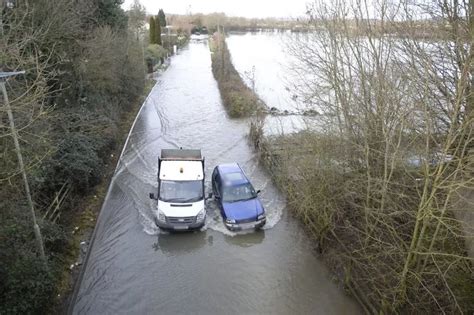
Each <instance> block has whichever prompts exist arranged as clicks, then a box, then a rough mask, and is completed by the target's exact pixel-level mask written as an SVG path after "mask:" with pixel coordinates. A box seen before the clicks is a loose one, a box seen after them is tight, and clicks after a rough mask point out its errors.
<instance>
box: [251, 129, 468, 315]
mask: <svg viewBox="0 0 474 315" xmlns="http://www.w3.org/2000/svg"><path fill="white" fill-rule="evenodd" d="M250 139H251V141H252V143H253V144H254V145H255V148H256V150H257V152H258V155H259V159H260V161H261V162H262V164H263V165H264V166H265V168H266V169H267V170H268V172H269V174H270V175H271V177H272V180H273V182H274V183H275V184H276V185H277V186H278V188H279V189H280V191H282V192H283V193H285V195H286V197H287V204H288V208H289V210H290V211H291V212H292V213H293V214H294V215H295V216H296V217H297V218H298V219H300V220H301V221H302V222H303V224H304V226H305V227H306V228H307V230H308V232H309V233H310V234H311V235H312V236H313V237H314V240H315V242H316V243H317V247H318V249H319V252H320V253H321V254H322V257H323V259H324V260H325V261H326V263H327V265H328V266H329V267H330V268H331V269H332V271H333V272H334V273H335V274H336V275H337V276H338V278H339V279H340V280H341V281H342V282H343V284H344V286H345V288H346V289H347V290H348V291H349V292H350V293H351V294H352V295H353V296H354V297H355V298H356V299H357V300H358V302H359V303H360V305H361V306H362V307H363V308H364V311H365V313H370V314H380V313H437V312H443V313H463V312H464V313H472V311H473V310H474V299H472V296H474V279H473V278H472V276H473V274H474V273H473V268H472V261H470V259H469V258H468V256H467V253H466V247H465V243H464V239H463V236H462V233H461V232H462V228H461V226H460V224H459V222H456V221H455V220H454V218H453V215H452V213H450V214H448V215H447V216H446V218H445V219H444V225H443V226H442V227H440V229H439V230H438V233H437V235H438V238H435V236H434V235H435V231H436V224H437V222H438V221H437V220H433V222H432V224H427V229H426V233H425V236H424V237H423V238H422V239H420V240H419V242H420V244H421V245H420V248H422V250H423V253H420V255H419V257H418V259H417V260H416V261H415V263H414V264H410V265H409V273H408V277H407V280H406V288H405V289H406V290H405V293H404V294H403V295H402V294H401V293H400V292H401V289H402V288H401V284H400V283H401V280H400V279H401V277H402V274H403V266H404V262H405V259H406V257H407V254H408V248H409V244H410V242H411V240H412V235H411V233H412V231H413V229H414V226H415V223H416V221H417V216H416V210H417V207H418V203H419V198H420V197H419V191H420V189H419V188H420V187H417V185H420V186H421V184H419V183H420V182H419V181H416V180H415V178H419V176H420V175H419V174H417V170H416V169H407V168H406V167H401V168H399V169H398V168H397V169H395V170H394V173H393V178H392V182H391V183H390V186H389V188H388V189H387V191H388V192H389V193H388V194H387V196H386V200H385V204H384V207H383V208H381V207H380V204H379V203H378V200H377V199H376V197H377V196H378V195H379V194H380V189H379V188H378V187H377V186H376V185H377V184H378V179H376V178H375V179H372V181H371V182H370V185H372V186H373V187H374V188H373V189H374V191H370V190H369V189H368V185H369V184H367V175H366V172H364V169H363V168H360V167H359V168H356V166H355V165H350V164H346V163H344V162H345V161H349V160H350V158H347V157H348V156H351V155H353V154H354V151H353V150H351V146H350V144H349V143H345V142H344V140H343V139H339V138H336V137H334V136H331V135H327V134H317V133H314V132H308V131H303V132H300V133H296V134H290V135H282V136H272V137H266V136H264V135H263V131H262V123H261V122H258V121H254V122H252V124H251V130H250ZM373 176H374V177H375V175H373ZM417 183H418V184H417ZM368 193H370V194H372V196H373V197H372V198H371V199H370V200H371V202H372V204H367V203H366V202H365V197H366V195H367V194H368ZM442 194H443V193H440V196H438V198H440V199H441V198H443V196H442ZM433 212H434V213H435V215H436V217H437V218H439V211H438V210H437V209H436V208H433ZM440 235H441V236H440ZM433 239H434V242H433V243H432V244H433V246H432V247H430V246H429V244H430V243H431V242H432V240H433Z"/></svg>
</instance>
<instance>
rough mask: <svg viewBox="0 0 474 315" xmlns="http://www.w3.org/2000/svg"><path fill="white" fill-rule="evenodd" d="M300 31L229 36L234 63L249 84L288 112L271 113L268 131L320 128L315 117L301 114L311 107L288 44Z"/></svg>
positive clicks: (266, 123) (269, 105)
mask: <svg viewBox="0 0 474 315" xmlns="http://www.w3.org/2000/svg"><path fill="white" fill-rule="evenodd" d="M296 36H301V35H300V34H291V33H280V32H275V33H271V32H247V33H231V34H230V35H229V36H228V37H227V38H226V43H227V47H228V48H229V51H230V54H231V56H232V63H233V64H234V66H235V68H236V70H237V71H238V72H239V73H240V75H241V77H242V78H243V80H244V82H245V83H246V84H247V86H248V87H250V88H251V89H253V90H254V91H255V93H257V95H258V96H259V97H260V99H262V101H264V102H265V104H266V105H267V106H268V107H270V108H276V109H278V110H279V112H280V113H283V112H284V111H286V112H287V113H288V115H282V116H271V115H269V116H267V117H266V120H265V129H264V130H265V132H266V133H267V134H281V133H292V132H298V131H301V130H303V129H316V128H317V126H318V124H317V121H316V118H315V117H312V116H305V115H301V113H302V112H303V111H304V110H306V109H309V108H310V107H309V106H308V104H306V103H305V102H304V101H303V100H302V98H301V95H299V93H297V92H296V91H295V83H296V82H298V81H299V80H301V78H299V77H298V76H297V75H296V74H295V73H294V71H292V70H291V69H292V67H293V65H294V64H295V63H297V62H298V61H297V59H296V58H295V57H293V56H292V55H291V53H290V52H289V48H288V47H287V46H288V44H291V42H292V40H294V39H295V37H296Z"/></svg>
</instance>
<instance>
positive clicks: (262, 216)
mask: <svg viewBox="0 0 474 315" xmlns="http://www.w3.org/2000/svg"><path fill="white" fill-rule="evenodd" d="M265 218H266V216H265V214H264V213H262V214H261V215H259V216H258V217H257V221H260V220H263V219H265Z"/></svg>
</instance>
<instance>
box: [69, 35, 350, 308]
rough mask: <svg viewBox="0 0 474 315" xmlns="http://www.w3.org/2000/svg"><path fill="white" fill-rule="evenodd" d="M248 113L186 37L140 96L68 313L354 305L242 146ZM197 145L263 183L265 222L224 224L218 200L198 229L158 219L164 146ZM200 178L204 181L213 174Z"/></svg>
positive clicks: (200, 47) (209, 163)
mask: <svg viewBox="0 0 474 315" xmlns="http://www.w3.org/2000/svg"><path fill="white" fill-rule="evenodd" d="M247 132H248V122H247V121H246V120H235V119H229V118H228V116H227V115H226V112H225V111H224V108H223V106H222V104H221V99H220V96H219V91H218V89H217V83H216V82H215V80H214V78H213V76H212V72H211V60H210V53H209V47H208V46H207V42H191V43H190V44H189V45H188V47H187V48H186V49H185V50H183V51H181V52H180V53H179V54H178V55H176V56H175V57H173V58H172V60H171V65H170V67H169V68H168V70H167V71H165V72H164V73H163V74H162V75H161V76H160V77H159V78H158V82H157V84H156V85H155V87H154V88H153V90H152V92H151V93H150V95H149V97H148V99H147V100H146V102H145V103H144V105H143V107H142V109H141V111H140V113H139V115H138V117H137V120H136V122H135V124H134V127H133V129H132V132H131V133H130V137H129V140H128V142H127V144H126V147H125V150H124V152H123V155H122V157H121V159H120V161H119V164H118V166H117V170H116V173H115V175H114V178H113V180H112V183H111V186H110V190H109V193H108V195H107V197H106V200H105V203H104V205H103V208H102V211H101V213H100V215H99V218H98V222H97V226H96V230H95V233H94V237H93V240H92V244H91V246H90V252H89V257H88V259H87V260H86V263H85V265H84V267H83V268H85V269H84V270H83V273H82V276H81V277H80V279H79V281H80V282H79V285H78V288H77V290H76V292H75V294H74V296H73V301H72V305H71V308H70V309H71V310H72V313H74V314H153V313H160V314H172V313H177V314H183V313H196V314H255V313H259V314H261V313H272V314H289V313H294V314H309V313H311V314H353V313H358V312H359V308H358V306H357V304H356V303H355V302H354V301H353V300H352V299H351V298H349V297H348V296H347V295H346V294H345V293H344V292H343V289H342V288H341V287H340V286H338V285H337V284H335V283H334V282H333V280H332V277H331V275H330V273H329V271H328V270H327V268H326V267H325V266H324V264H323V263H322V262H321V261H320V259H318V257H317V255H316V254H315V251H314V247H313V243H312V242H311V241H310V240H309V238H308V236H307V235H306V234H305V232H304V231H303V229H302V226H301V225H300V224H299V222H298V221H297V220H296V219H294V218H293V217H292V216H291V215H290V214H288V213H287V211H286V209H285V200H284V198H283V197H282V196H281V195H280V193H279V192H278V191H277V189H276V188H275V187H274V186H273V185H272V183H271V181H270V178H269V177H268V176H267V175H266V173H265V171H264V170H263V169H262V167H261V166H260V165H259V163H258V160H257V158H256V156H255V154H254V152H253V151H252V149H251V147H250V146H249V145H248V141H247V136H246V135H247ZM177 147H183V148H200V149H202V152H203V154H204V155H205V157H206V174H207V175H208V179H209V177H210V176H209V175H210V174H211V171H212V169H213V167H214V166H215V165H216V164H219V163H224V162H231V161H237V162H239V163H240V164H241V166H242V167H243V169H244V170H245V171H246V173H247V175H248V176H249V177H250V178H251V180H252V181H253V183H254V186H255V187H256V189H261V190H262V195H261V196H262V201H263V203H264V206H265V209H266V211H267V215H268V223H267V226H266V227H265V229H264V230H262V231H258V232H253V231H252V232H249V233H243V234H242V233H239V234H236V233H231V232H229V231H227V230H226V228H225V227H224V225H223V223H222V219H221V217H220V214H219V211H218V210H217V207H216V205H215V203H214V202H213V201H209V204H208V218H207V222H206V225H205V227H204V228H203V230H202V231H198V232H193V233H185V234H169V233H163V232H160V231H159V230H158V229H157V228H156V226H155V225H154V223H153V211H154V210H153V209H154V207H155V204H154V201H153V200H150V199H149V198H148V193H149V192H152V191H154V189H156V188H155V187H156V185H157V183H156V172H157V157H158V154H159V152H160V150H161V149H162V148H177ZM208 179H207V187H209V186H210V185H209V180H208Z"/></svg>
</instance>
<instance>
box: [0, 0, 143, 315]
mask: <svg viewBox="0 0 474 315" xmlns="http://www.w3.org/2000/svg"><path fill="white" fill-rule="evenodd" d="M121 4H122V1H121V0H83V1H68V0H57V1H49V0H36V1H6V2H5V1H2V2H1V7H0V10H1V12H0V16H1V24H0V28H1V32H0V33H1V34H2V35H1V37H0V67H1V69H0V71H16V70H25V71H26V73H25V75H23V76H18V77H16V78H13V79H9V80H8V81H7V82H6V88H7V90H8V93H9V96H10V104H11V109H12V114H13V117H14V122H15V124H16V134H17V135H18V139H19V145H20V147H21V151H22V153H23V160H24V164H25V170H26V175H27V180H28V181H29V184H30V187H31V196H32V201H33V205H34V208H35V214H36V216H37V218H38V224H39V226H40V228H41V231H42V234H43V237H42V240H43V242H44V249H45V257H46V264H43V263H42V262H41V260H40V259H39V255H40V251H39V249H38V247H37V246H36V243H35V241H34V240H35V238H34V230H33V224H32V221H31V216H30V215H29V211H28V210H29V209H28V203H27V195H25V191H24V185H23V180H22V178H21V172H20V171H21V169H20V168H19V164H18V158H17V151H16V150H15V145H14V141H13V137H12V135H13V133H12V129H11V128H10V125H9V123H8V121H9V120H8V113H7V110H6V107H5V106H4V105H5V104H3V103H2V106H1V107H0V108H1V109H0V154H1V159H0V183H1V184H0V187H1V188H0V208H1V209H2V211H1V212H0V239H1V242H0V313H2V314H10V313H47V312H49V311H50V310H51V307H54V303H53V301H54V300H55V299H54V297H55V296H56V295H57V294H56V290H57V283H58V282H59V281H60V280H61V277H62V276H63V272H64V269H65V268H67V267H66V266H64V257H65V255H66V252H67V251H68V250H69V249H70V247H71V246H72V244H71V232H70V231H71V230H72V229H71V227H70V224H71V222H73V220H74V218H75V216H77V214H78V211H79V210H80V209H78V205H79V203H80V200H81V199H82V198H83V196H84V195H86V194H88V193H89V192H90V191H91V189H92V188H93V187H94V186H95V185H96V184H97V183H98V182H99V181H100V180H101V176H102V173H103V171H104V167H105V165H106V164H108V163H109V162H110V161H109V160H110V156H109V152H110V151H111V149H112V148H114V147H115V146H116V139H117V135H118V123H119V121H120V118H121V116H122V114H123V113H125V112H127V111H129V110H130V109H131V104H133V103H134V102H136V100H137V98H138V97H139V96H141V94H142V93H143V87H144V82H145V78H144V74H145V69H144V62H143V51H142V49H141V46H142V44H141V42H140V40H139V38H138V37H137V36H136V32H135V31H136V30H135V29H134V28H133V23H130V24H129V23H128V21H129V18H128V16H127V14H126V13H125V12H124V11H123V10H122V9H121ZM132 20H133V18H132V17H131V18H130V21H132ZM135 22H136V21H135ZM129 27H130V30H129ZM132 30H133V32H131V31H132Z"/></svg>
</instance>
